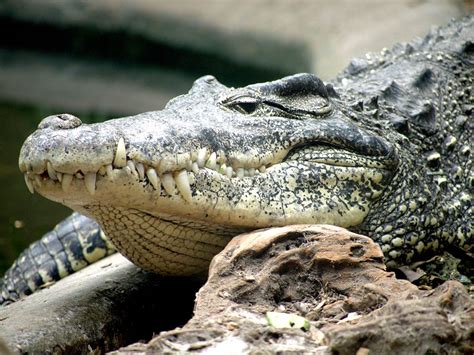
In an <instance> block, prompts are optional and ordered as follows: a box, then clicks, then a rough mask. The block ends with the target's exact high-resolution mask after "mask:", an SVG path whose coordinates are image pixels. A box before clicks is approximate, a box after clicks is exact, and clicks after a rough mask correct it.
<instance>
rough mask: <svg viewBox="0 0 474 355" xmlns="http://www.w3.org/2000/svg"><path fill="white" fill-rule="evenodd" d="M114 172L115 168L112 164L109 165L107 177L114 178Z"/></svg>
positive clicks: (106, 168) (106, 169)
mask: <svg viewBox="0 0 474 355" xmlns="http://www.w3.org/2000/svg"><path fill="white" fill-rule="evenodd" d="M113 172H114V168H113V167H112V165H111V164H109V165H107V166H106V167H105V173H106V174H107V176H108V177H109V178H110V177H112V173H113Z"/></svg>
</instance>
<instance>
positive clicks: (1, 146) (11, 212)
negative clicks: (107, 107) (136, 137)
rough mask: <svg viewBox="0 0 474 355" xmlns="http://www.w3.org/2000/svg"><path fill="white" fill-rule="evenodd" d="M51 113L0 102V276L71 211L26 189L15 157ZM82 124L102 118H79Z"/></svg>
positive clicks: (46, 110) (51, 111) (50, 111)
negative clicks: (35, 241)
mask: <svg viewBox="0 0 474 355" xmlns="http://www.w3.org/2000/svg"><path fill="white" fill-rule="evenodd" d="M53 113H58V112H55V111H53V110H48V109H40V108H33V107H28V106H20V105H16V104H11V103H7V102H0V122H1V127H0V203H1V207H0V275H2V274H3V272H4V271H5V270H6V269H7V268H8V267H9V266H10V265H11V263H12V262H13V260H14V259H15V258H16V257H17V256H18V254H19V253H20V252H21V251H22V250H23V249H24V248H26V247H27V246H28V245H29V244H30V243H31V242H33V241H34V240H37V239H39V238H40V237H41V236H42V235H43V234H44V233H46V232H47V231H49V230H51V228H52V227H54V225H55V224H56V223H58V222H59V221H60V220H61V219H63V218H64V217H66V216H67V215H69V214H70V213H71V211H70V210H69V209H68V208H66V207H64V206H62V205H60V204H58V203H55V202H52V201H49V200H47V199H45V198H43V197H41V196H40V195H38V194H34V195H32V194H31V193H30V192H29V191H28V189H27V188H26V185H25V182H24V179H23V175H22V174H21V172H20V171H19V169H18V154H19V152H20V148H21V145H22V144H23V141H24V140H25V139H26V137H27V136H28V135H29V134H30V133H32V132H33V131H34V130H35V129H36V127H37V125H38V123H39V122H40V121H41V119H42V118H44V117H46V116H48V115H50V114H53ZM80 117H81V119H82V120H83V121H84V122H97V121H100V120H102V119H103V117H92V116H90V115H89V117H87V115H86V117H84V116H83V115H81V116H80Z"/></svg>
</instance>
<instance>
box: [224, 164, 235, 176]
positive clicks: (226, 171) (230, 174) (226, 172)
mask: <svg viewBox="0 0 474 355" xmlns="http://www.w3.org/2000/svg"><path fill="white" fill-rule="evenodd" d="M233 173H234V169H232V167H231V166H228V167H227V168H225V174H226V176H227V177H228V178H229V179H230V178H231V177H232V174H233Z"/></svg>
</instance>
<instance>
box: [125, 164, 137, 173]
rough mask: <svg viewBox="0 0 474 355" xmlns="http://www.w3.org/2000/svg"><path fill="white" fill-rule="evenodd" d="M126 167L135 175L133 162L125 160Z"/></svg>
mask: <svg viewBox="0 0 474 355" xmlns="http://www.w3.org/2000/svg"><path fill="white" fill-rule="evenodd" d="M127 168H129V169H130V172H131V173H132V174H133V175H135V176H137V169H136V168H135V163H134V162H133V161H131V160H129V161H127Z"/></svg>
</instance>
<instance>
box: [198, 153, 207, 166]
mask: <svg viewBox="0 0 474 355" xmlns="http://www.w3.org/2000/svg"><path fill="white" fill-rule="evenodd" d="M206 154H207V149H206V148H201V149H199V151H198V157H197V161H196V162H197V164H198V166H199V167H200V168H204V164H205V163H206Z"/></svg>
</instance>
